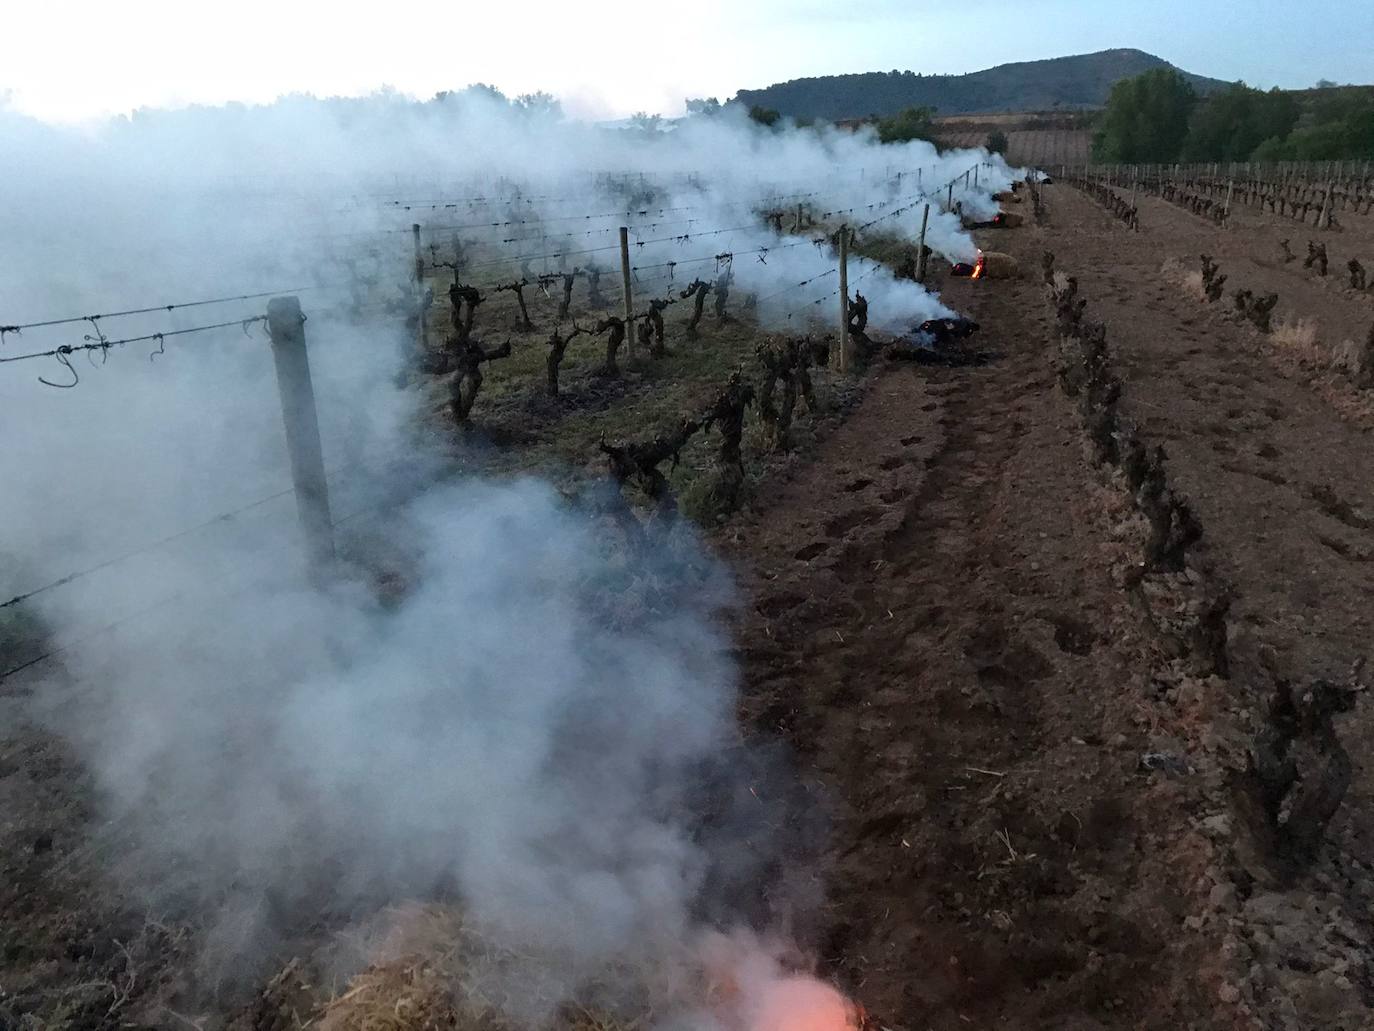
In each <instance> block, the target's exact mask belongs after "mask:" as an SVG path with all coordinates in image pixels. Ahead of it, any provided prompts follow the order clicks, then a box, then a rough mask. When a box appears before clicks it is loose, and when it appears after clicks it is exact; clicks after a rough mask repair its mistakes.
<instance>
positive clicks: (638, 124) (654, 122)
mask: <svg viewBox="0 0 1374 1031" xmlns="http://www.w3.org/2000/svg"><path fill="white" fill-rule="evenodd" d="M662 121H663V116H662V115H651V114H649V112H647V111H636V112H635V113H634V114H632V115H630V124H631V125H633V126H634V127H635V128H636V129H640V130H642V131H644V132H658V127H659V124H660V123H662Z"/></svg>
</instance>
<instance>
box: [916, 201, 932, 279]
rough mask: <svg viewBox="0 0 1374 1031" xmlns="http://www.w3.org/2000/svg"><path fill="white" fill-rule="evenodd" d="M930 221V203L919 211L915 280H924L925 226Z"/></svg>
mask: <svg viewBox="0 0 1374 1031" xmlns="http://www.w3.org/2000/svg"><path fill="white" fill-rule="evenodd" d="M929 223H930V205H929V204H927V205H926V206H925V210H924V211H922V212H921V242H920V245H919V247H920V249H919V250H918V251H917V252H916V282H918V283H924V282H925V281H926V226H927V225H929Z"/></svg>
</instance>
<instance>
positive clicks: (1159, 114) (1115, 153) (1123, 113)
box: [1093, 68, 1197, 162]
mask: <svg viewBox="0 0 1374 1031" xmlns="http://www.w3.org/2000/svg"><path fill="white" fill-rule="evenodd" d="M1196 104H1197V94H1196V93H1195V92H1194V91H1193V87H1192V86H1190V85H1189V84H1188V80H1187V79H1185V78H1184V77H1183V76H1182V75H1181V74H1179V73H1178V72H1177V71H1175V70H1174V69H1172V68H1155V69H1153V70H1152V71H1148V72H1146V73H1145V74H1143V75H1137V76H1135V78H1132V79H1122V80H1121V81H1120V82H1118V83H1117V84H1116V85H1115V86H1113V87H1112V92H1111V95H1110V96H1109V97H1108V98H1107V109H1106V111H1104V112H1103V114H1102V122H1101V128H1100V129H1099V130H1098V132H1097V134H1096V136H1094V138H1093V156H1094V157H1095V158H1096V159H1097V160H1099V161H1113V162H1127V161H1157V162H1167V161H1174V160H1177V158H1178V156H1179V154H1180V152H1181V151H1182V149H1183V141H1184V140H1185V139H1186V138H1187V135H1188V119H1189V117H1190V116H1191V115H1192V113H1193V108H1194V107H1195V106H1196Z"/></svg>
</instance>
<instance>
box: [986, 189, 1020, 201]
mask: <svg viewBox="0 0 1374 1031" xmlns="http://www.w3.org/2000/svg"><path fill="white" fill-rule="evenodd" d="M992 199H993V200H995V201H996V202H997V203H998V204H1020V203H1021V195H1020V194H1019V193H1012V192H1011V191H1010V190H1003V191H1002V192H1001V193H994V194H993V195H992Z"/></svg>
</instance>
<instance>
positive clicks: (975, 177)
mask: <svg viewBox="0 0 1374 1031" xmlns="http://www.w3.org/2000/svg"><path fill="white" fill-rule="evenodd" d="M973 188H974V189H975V190H976V189H978V165H974V166H973Z"/></svg>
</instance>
